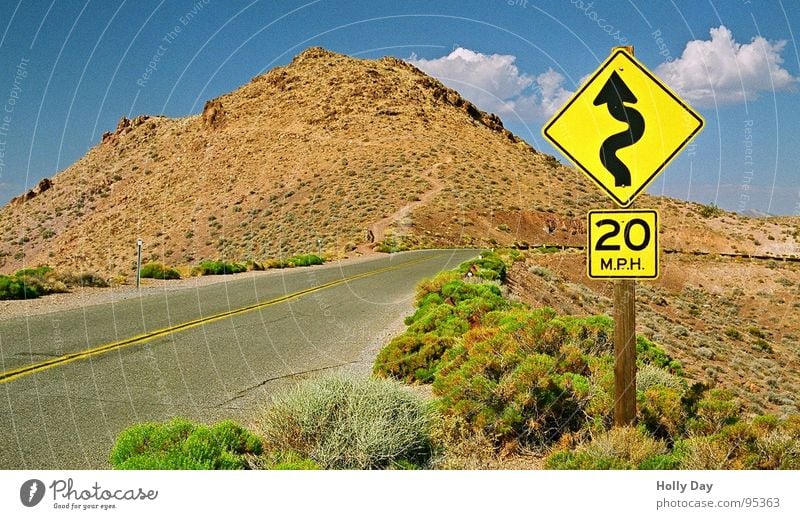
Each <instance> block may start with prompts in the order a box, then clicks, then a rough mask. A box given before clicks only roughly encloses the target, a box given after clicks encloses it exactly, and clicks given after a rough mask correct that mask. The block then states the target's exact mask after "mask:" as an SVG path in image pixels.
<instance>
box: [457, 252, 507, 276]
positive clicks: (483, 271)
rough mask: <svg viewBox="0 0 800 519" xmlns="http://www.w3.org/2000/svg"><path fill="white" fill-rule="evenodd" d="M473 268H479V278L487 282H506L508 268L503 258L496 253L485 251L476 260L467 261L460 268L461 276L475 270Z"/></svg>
mask: <svg viewBox="0 0 800 519" xmlns="http://www.w3.org/2000/svg"><path fill="white" fill-rule="evenodd" d="M473 266H475V267H476V268H477V273H476V274H477V276H478V277H480V278H482V279H486V280H498V281H501V282H504V281H505V280H506V273H507V267H506V263H505V261H503V258H501V257H500V255H498V254H497V253H495V252H488V251H484V252H482V253H481V255H480V256H478V257H477V258H475V259H472V260H469V261H465V262H464V263H462V264H461V265H459V266H458V272H459V273H460V274H466V273H467V272H469V271H470V270H473Z"/></svg>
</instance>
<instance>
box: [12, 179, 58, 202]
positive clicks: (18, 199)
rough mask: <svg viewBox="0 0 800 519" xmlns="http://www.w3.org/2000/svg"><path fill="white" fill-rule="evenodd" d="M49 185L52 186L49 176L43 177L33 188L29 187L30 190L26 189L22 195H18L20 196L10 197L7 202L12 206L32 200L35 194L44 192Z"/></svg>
mask: <svg viewBox="0 0 800 519" xmlns="http://www.w3.org/2000/svg"><path fill="white" fill-rule="evenodd" d="M51 187H53V181H52V180H50V179H49V178H43V179H42V180H41V181H39V184H38V185H37V186H36V187H35V188H33V189H31V190H30V191H28V192H27V193H25V194H24V195H20V196H17V197H14V198H12V199H11V202H9V203H10V204H11V205H12V206H14V205H21V204H24V203H25V202H27V201H28V200H32V199H34V198H36V197H37V196H39V195H41V194H42V193H44V192H45V191H47V190H48V189H50V188H51Z"/></svg>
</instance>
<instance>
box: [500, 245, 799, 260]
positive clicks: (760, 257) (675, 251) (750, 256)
mask: <svg viewBox="0 0 800 519" xmlns="http://www.w3.org/2000/svg"><path fill="white" fill-rule="evenodd" d="M511 248H512V249H517V250H533V251H535V250H536V249H560V250H562V251H567V250H578V251H583V250H586V246H585V245H557V244H535V245H532V244H527V243H515V244H513V245H512V246H511ZM542 252H546V251H545V250H543V251H542ZM662 252H663V253H664V254H686V255H689V256H720V257H724V258H743V259H749V260H767V261H768V260H773V261H786V262H792V263H800V257H798V256H769V255H765V254H741V253H735V252H705V251H685V250H678V249H662Z"/></svg>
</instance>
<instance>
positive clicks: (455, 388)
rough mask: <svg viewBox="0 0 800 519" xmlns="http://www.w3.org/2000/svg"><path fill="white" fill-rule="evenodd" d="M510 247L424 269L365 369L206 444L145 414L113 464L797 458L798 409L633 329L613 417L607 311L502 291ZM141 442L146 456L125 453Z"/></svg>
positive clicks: (642, 465)
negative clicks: (723, 377) (619, 418)
mask: <svg viewBox="0 0 800 519" xmlns="http://www.w3.org/2000/svg"><path fill="white" fill-rule="evenodd" d="M519 256H520V253H519V252H516V251H509V252H505V251H502V252H500V253H494V252H487V253H484V254H482V255H481V256H480V257H479V258H477V259H475V260H473V261H469V262H466V263H464V264H462V265H460V266H459V267H458V268H457V269H455V270H453V271H449V272H444V273H441V274H439V275H437V276H435V277H433V278H431V279H427V280H424V281H423V282H421V283H420V284H419V286H418V289H417V293H416V298H415V305H416V311H415V312H414V314H413V315H411V316H409V317H408V318H407V319H406V325H407V329H406V331H405V332H404V333H402V334H401V335H399V336H398V337H396V338H394V339H393V340H392V341H390V342H389V343H388V344H387V345H386V346H385V347H384V349H383V350H382V351H381V352H380V353H379V354H378V356H377V359H376V362H375V364H374V369H373V371H374V377H375V378H368V379H358V378H351V377H344V376H341V375H340V376H335V377H329V378H322V379H312V380H309V381H305V382H303V383H301V384H299V385H298V386H296V387H294V388H292V389H290V390H288V391H286V392H284V393H282V394H280V395H278V396H276V397H274V398H273V400H272V402H271V405H268V406H267V408H266V410H264V411H262V412H261V414H260V415H259V416H258V417H257V419H256V420H255V422H256V425H255V427H254V428H253V432H252V433H250V432H246V431H244V430H243V429H241V428H238V429H236V430H237V431H240V433H239V434H240V436H238V437H239V438H245V439H244V440H239V441H238V442H233V443H230V442H229V443H224V442H219V441H217V440H209V442H210V443H211V444H212V447H204V448H205V449H207V452H208V454H202V455H200V454H198V452H201V451H196V450H193V449H194V447H193V442H189V440H188V438H189V436H187V435H186V434H185V433H184V432H181V434H179V435H178V436H179V438H182V439H181V441H172V440H169V441H167V440H162V439H158V438H161V436H159V434H162V433H161V432H158V431H161V430H162V429H159V428H158V426H154V425H152V424H150V425H147V426H135V427H134V428H132V429H131V430H129V431H126V432H125V433H123V434H122V435H121V436H120V439H119V440H118V442H117V446H115V449H114V452H112V455H111V461H112V464H113V465H114V466H115V467H117V468H159V467H163V468H168V467H173V466H174V467H175V468H178V466H180V467H194V466H195V465H202V466H203V467H208V468H256V469H415V468H447V469H453V468H456V469H457V468H472V469H475V468H503V467H509V466H511V467H513V468H523V467H528V468H546V469H570V470H577V469H581V470H583V469H693V470H709V469H790V470H797V469H800V416H797V415H788V416H787V417H778V416H773V415H755V414H746V413H745V411H744V408H743V405H742V403H741V402H740V400H739V399H737V398H736V397H735V396H734V394H733V393H732V392H731V391H729V390H728V389H726V388H724V387H721V386H720V387H709V386H706V385H704V384H701V383H697V382H694V381H692V380H690V379H689V378H687V376H686V375H685V373H684V369H683V366H682V365H681V363H680V362H678V361H677V360H675V359H673V358H671V357H670V356H669V355H668V354H667V353H666V352H665V351H664V350H663V349H662V348H660V347H659V346H658V345H657V344H655V343H654V342H652V341H650V340H648V339H646V338H644V337H641V336H638V337H637V340H636V349H637V368H638V370H637V379H636V389H637V399H638V405H637V410H638V416H637V423H636V425H635V426H632V427H616V428H615V427H613V407H614V393H613V392H614V355H613V333H614V322H613V320H612V319H611V318H610V317H608V316H606V315H581V316H577V315H563V314H559V313H558V312H556V311H555V310H554V309H552V308H548V307H539V308H531V307H529V306H527V305H525V304H522V303H519V302H515V301H511V300H509V299H508V298H506V297H505V292H506V288H505V287H504V286H503V284H502V281H503V280H504V279H505V277H506V273H507V270H508V266H509V265H510V264H511V263H512V262H513V261H514V260H515V259H517V258H519ZM758 332H760V330H756V329H753V330H750V331H748V333H750V334H751V335H753V336H757V335H758ZM411 386H418V387H416V388H414V387H411ZM422 395H432V397H424V396H422ZM137 427H138V428H141V427H144V429H137ZM154 427H155V429H154ZM160 427H162V428H164V427H166V428H167V429H168V428H169V427H170V426H169V425H167V426H160ZM181 427H183V429H181V428H179V429H180V431H184V429H186V428H188V427H189V426H187V425H185V424H183V425H181ZM196 427H197V428H200V426H196ZM227 427H233V425H228V426H227ZM132 430H133V432H131V431H132ZM201 430H202V429H201ZM171 434H172V433H171ZM203 434H206V436H204V438H211V437H213V435H212V434H211V433H203ZM172 436H174V434H172ZM234 436H235V435H234ZM131 438H133V439H131ZM153 438H157V439H158V440H154V439H153ZM183 438H185V439H183ZM214 445H217V446H219V445H221V446H222V447H219V448H218V447H214ZM229 445H235V446H236V448H233V449H232V448H229V447H227V446H229ZM151 451H152V452H151ZM144 452H151V454H148V459H153V460H155V461H143V460H139V461H128V460H130V459H133V458H132V457H131V455H126V454H125V453H138V454H140V455H143V454H142V453H144ZM202 452H203V453H204V452H206V451H202ZM120 453H122V454H120ZM176 453H177V454H176ZM187 457H188V458H187ZM187 459H188V460H189V461H186V460H187ZM165 460H170V461H169V462H167V461H165ZM175 460H181V461H180V462H178V461H175ZM221 460H225V461H224V462H223V461H221Z"/></svg>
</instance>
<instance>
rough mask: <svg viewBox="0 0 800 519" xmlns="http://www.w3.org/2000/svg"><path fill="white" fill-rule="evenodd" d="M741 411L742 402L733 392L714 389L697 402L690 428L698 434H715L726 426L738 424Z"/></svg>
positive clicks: (689, 423)
mask: <svg viewBox="0 0 800 519" xmlns="http://www.w3.org/2000/svg"><path fill="white" fill-rule="evenodd" d="M741 410H742V404H741V402H739V400H738V399H737V398H736V397H735V396H734V395H733V393H732V392H731V391H729V390H727V389H712V390H710V391H707V392H705V393H704V394H703V395H702V397H701V398H700V400H699V401H698V402H697V405H696V408H695V409H693V411H694V412H693V413H692V417H691V419H690V420H689V422H688V427H689V429H690V431H691V432H694V433H696V434H715V433H718V432H719V431H720V430H722V429H723V428H724V427H725V426H727V425H731V424H734V423H736V422H737V421H738V420H739V414H740V413H741Z"/></svg>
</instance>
